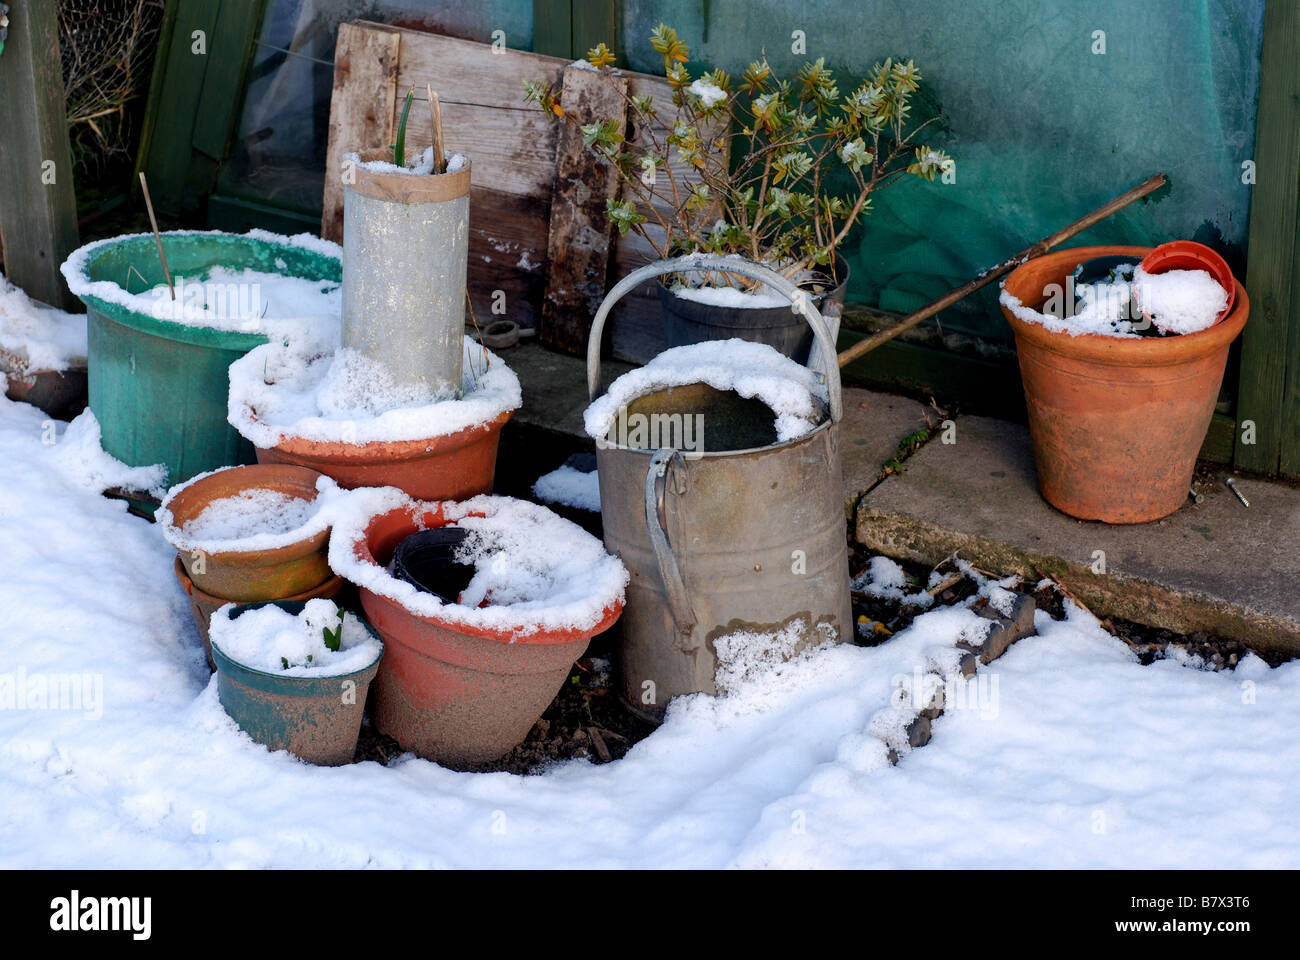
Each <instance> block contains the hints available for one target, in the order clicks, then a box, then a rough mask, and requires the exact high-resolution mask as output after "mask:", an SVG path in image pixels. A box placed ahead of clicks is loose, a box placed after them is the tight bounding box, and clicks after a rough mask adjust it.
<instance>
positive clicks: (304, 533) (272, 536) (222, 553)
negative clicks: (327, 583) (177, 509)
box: [154, 465, 342, 559]
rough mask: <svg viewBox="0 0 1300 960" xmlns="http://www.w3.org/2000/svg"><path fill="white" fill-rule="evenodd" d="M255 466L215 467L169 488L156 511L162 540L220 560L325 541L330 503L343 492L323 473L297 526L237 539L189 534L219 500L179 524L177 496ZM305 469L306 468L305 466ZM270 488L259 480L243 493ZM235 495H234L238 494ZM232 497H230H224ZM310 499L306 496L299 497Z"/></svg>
mask: <svg viewBox="0 0 1300 960" xmlns="http://www.w3.org/2000/svg"><path fill="white" fill-rule="evenodd" d="M256 469H257V466H256V465H243V466H230V467H218V468H217V469H216V470H209V471H207V472H206V473H200V474H198V475H196V476H193V477H191V478H190V479H189V480H186V481H185V482H184V483H178V484H177V485H176V486H174V487H172V488H171V489H170V490H168V491H167V494H166V496H164V497H163V501H162V504H161V505H160V506H159V507H158V510H157V512H156V513H155V514H154V520H155V521H156V522H157V524H158V527H159V529H160V530H161V531H162V535H163V539H165V540H166V541H167V542H168V543H169V544H171V546H173V547H175V548H176V549H177V550H179V551H182V552H186V553H189V552H193V551H202V552H203V553H205V554H207V555H208V556H209V557H213V558H217V559H221V558H223V557H228V556H229V555H230V554H239V553H262V552H265V551H268V550H280V549H283V548H286V547H292V546H294V545H296V544H304V545H305V546H306V541H317V540H318V541H319V543H313V544H311V549H315V548H316V546H318V545H322V544H323V543H324V538H325V536H326V535H328V533H329V529H330V521H329V510H328V509H327V507H328V505H329V504H331V503H332V502H333V501H334V499H335V498H337V497H338V496H339V494H340V493H341V492H342V491H341V489H340V488H339V486H338V484H337V483H335V482H334V481H333V480H332V479H330V478H329V477H327V476H324V475H323V474H322V475H320V476H318V477H317V478H316V495H315V496H314V497H313V498H311V499H310V500H309V502H310V504H311V512H310V516H308V517H307V519H306V520H305V521H304V522H303V523H301V524H298V525H297V526H295V527H293V528H291V529H288V530H281V531H277V532H262V533H255V534H252V535H250V536H241V537H237V538H205V537H196V536H193V535H191V534H187V533H186V531H185V527H187V526H189V524H190V523H192V522H193V521H194V520H196V519H198V517H200V516H201V515H202V514H203V513H204V512H205V511H206V509H207V508H208V507H211V506H212V504H213V503H217V502H219V501H217V500H210V501H208V502H207V503H206V504H205V505H204V506H203V508H202V509H200V510H199V511H198V512H196V513H195V514H194V516H193V517H190V518H189V520H188V521H181V522H180V523H179V524H178V523H177V518H176V516H175V515H174V514H173V511H172V509H171V508H172V505H173V503H174V502H175V500H176V498H177V497H178V496H180V495H181V494H183V493H184V492H185V491H186V490H190V489H192V488H193V487H194V486H195V485H201V484H203V483H204V481H207V480H208V479H209V478H210V477H215V476H218V475H219V474H224V473H227V472H228V471H231V470H243V471H246V472H247V471H250V470H253V471H256ZM302 469H304V470H305V468H302ZM269 489H270V488H269V487H264V486H261V485H260V484H258V483H256V482H250V483H249V485H248V486H247V487H244V488H242V489H241V491H240V493H244V492H248V491H257V490H269ZM237 495H238V494H236V495H235V496H237ZM221 499H229V498H221ZM300 499H307V498H300Z"/></svg>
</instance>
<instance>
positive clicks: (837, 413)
mask: <svg viewBox="0 0 1300 960" xmlns="http://www.w3.org/2000/svg"><path fill="white" fill-rule="evenodd" d="M699 270H719V271H725V272H726V273H738V274H740V275H741V276H742V277H749V278H750V279H751V280H761V281H762V282H763V283H765V284H767V285H768V286H769V287H771V288H772V289H773V290H776V291H777V292H778V293H782V294H784V295H785V297H786V299H787V300H789V301H790V309H791V310H793V311H794V312H795V313H799V314H802V315H803V318H804V319H805V320H807V321H808V326H810V327H812V331H813V337H814V339H815V340H816V343H815V344H814V345H813V350H812V353H811V356H810V357H809V360H810V361H812V360H813V358H814V357H815V358H816V360H815V362H814V363H810V364H809V365H810V366H813V369H815V370H817V371H818V373H819V374H820V375H821V377H822V379H823V380H824V381H825V383H826V391H827V394H828V395H829V397H830V412H831V421H832V422H834V423H839V421H840V417H841V416H843V413H844V405H843V400H842V398H841V396H840V365H839V361H838V359H837V358H836V356H835V344H834V343H832V342H831V334H830V328H829V327H827V326H826V321H825V320H824V319H823V318H822V315H821V313H820V312H819V311H818V310H817V308H816V307H815V306H813V302H812V297H810V296H809V295H808V294H807V292H805V291H803V290H800V289H799V288H798V287H796V286H795V285H794V284H793V283H791V282H790V281H789V280H787V279H786V278H785V277H783V276H781V275H780V274H779V273H777V272H776V271H775V270H772V269H770V268H769V267H765V266H763V265H762V264H758V263H752V262H750V261H749V260H740V259H737V258H735V257H720V256H716V255H713V254H704V253H692V254H688V255H687V256H684V257H676V258H675V259H672V260H658V261H656V262H655V263H650V264H646V265H645V266H644V267H640V268H639V269H637V270H633V271H632V272H631V273H629V274H628V275H627V276H626V277H624V278H623V279H622V280H620V281H619V282H618V283H616V284H615V285H614V288H613V289H612V290H610V291H609V293H608V294H606V296H605V299H604V300H603V301H601V304H600V309H599V310H597V311H596V317H595V319H594V320H592V322H591V333H590V334H589V335H588V337H587V397H588V399H590V400H595V399H596V391H597V390H599V389H600V336H601V331H602V330H603V329H604V327H605V318H606V317H608V316H609V312H610V311H611V310H612V309H614V304H616V303H618V301H619V300H621V299H623V297H624V296H626V295H627V294H628V292H629V291H631V290H633V289H634V288H636V287H638V286H640V285H641V284H642V283H644V282H645V281H646V280H650V279H653V278H654V277H662V276H664V275H665V274H669V273H686V272H689V271H699ZM818 367H820V369H818Z"/></svg>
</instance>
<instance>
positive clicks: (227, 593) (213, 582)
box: [167, 464, 333, 603]
mask: <svg viewBox="0 0 1300 960" xmlns="http://www.w3.org/2000/svg"><path fill="white" fill-rule="evenodd" d="M319 479H320V474H319V473H318V472H317V471H315V470H309V469H307V468H305V467H301V466H293V465H279V464H276V465H272V464H251V465H248V466H243V467H234V468H232V469H230V470H219V471H217V472H216V473H213V474H210V475H209V476H206V477H203V478H202V479H199V480H195V481H193V482H191V483H190V485H189V486H187V487H185V489H183V490H181V491H180V492H179V493H177V494H176V495H175V496H173V497H172V498H171V499H170V501H168V503H167V509H168V511H169V512H170V513H171V525H172V526H173V527H175V528H176V529H181V528H183V527H184V526H185V524H186V523H188V522H189V521H190V520H192V519H194V518H195V517H197V516H198V515H199V514H200V513H202V512H203V510H204V509H205V508H206V507H207V506H208V505H209V504H211V503H212V502H213V501H214V500H221V499H224V498H226V497H233V496H237V495H238V494H240V493H243V492H244V491H247V490H274V491H276V492H277V493H283V494H286V495H288V496H291V497H297V498H299V499H302V500H315V499H316V481H317V480H319ZM329 536H330V531H329V528H328V527H326V528H325V529H324V530H320V531H317V532H316V533H313V534H312V535H310V536H307V537H304V538H303V539H301V540H299V541H297V542H295V543H290V544H286V545H285V546H282V547H275V548H273V549H269V550H228V551H221V552H212V553H205V554H203V556H202V557H201V558H199V557H196V556H195V555H194V554H193V553H191V552H190V551H187V550H178V551H177V555H178V557H179V559H180V562H181V563H182V564H183V565H184V567H185V572H186V574H187V575H188V576H189V577H190V579H191V580H193V582H194V585H195V586H196V587H197V588H198V589H199V590H201V591H203V592H204V593H206V594H210V595H211V596H214V597H220V598H222V599H223V600H225V601H233V602H237V603H255V602H257V601H260V600H283V599H286V598H289V597H295V596H297V595H299V594H302V593H305V592H307V591H309V590H312V589H313V588H315V587H317V586H319V585H320V584H322V583H324V582H325V581H326V580H328V579H330V577H332V576H333V572H332V571H331V570H330V568H329V561H328V559H327V558H326V551H327V550H328V548H329ZM200 559H201V562H200Z"/></svg>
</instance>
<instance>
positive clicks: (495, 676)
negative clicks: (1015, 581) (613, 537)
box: [330, 490, 627, 766]
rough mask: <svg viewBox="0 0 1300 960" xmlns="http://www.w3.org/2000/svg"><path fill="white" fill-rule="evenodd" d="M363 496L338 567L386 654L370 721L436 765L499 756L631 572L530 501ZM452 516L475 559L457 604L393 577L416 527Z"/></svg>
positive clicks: (339, 535)
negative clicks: (393, 565) (357, 592)
mask: <svg viewBox="0 0 1300 960" xmlns="http://www.w3.org/2000/svg"><path fill="white" fill-rule="evenodd" d="M365 493H366V494H368V496H366V497H364V498H362V497H357V496H356V495H355V494H354V495H353V497H354V498H355V499H351V498H350V501H349V507H350V508H354V511H355V512H354V513H353V515H352V516H351V517H349V518H346V519H345V518H340V519H339V520H338V524H337V526H336V533H335V538H334V542H333V543H332V545H331V550H330V563H331V566H333V568H334V569H335V570H336V572H338V573H340V574H341V575H343V576H344V577H346V578H347V579H348V580H350V581H352V582H353V583H356V584H357V585H358V587H360V589H361V603H362V606H363V608H364V609H365V611H366V615H367V617H368V619H369V620H370V622H371V623H372V624H373V625H374V627H375V629H376V630H377V631H378V632H379V634H380V636H381V637H383V638H384V643H385V645H386V649H387V651H388V652H387V654H386V656H385V660H384V665H383V667H382V669H381V670H380V672H379V675H378V677H377V678H376V683H375V714H374V722H375V725H376V727H377V728H378V729H379V730H380V731H381V732H382V733H384V734H387V735H389V736H391V737H393V738H394V739H396V740H397V741H398V742H399V743H400V744H401V745H402V746H403V747H405V748H406V749H409V750H412V751H414V752H415V753H417V754H418V755H420V756H422V757H426V758H428V759H431V760H435V761H437V762H439V763H444V764H450V765H457V766H461V765H468V764H475V763H482V762H486V761H490V760H493V759H495V758H496V757H499V756H501V755H502V754H504V753H506V752H508V751H509V750H510V749H511V748H512V747H514V746H515V745H516V744H517V743H519V742H520V741H521V740H523V738H524V737H525V736H526V735H527V733H528V731H529V729H530V728H531V727H532V725H533V724H534V723H535V722H536V720H537V718H538V717H539V716H541V714H542V711H544V710H545V709H546V707H547V706H548V705H549V704H550V703H551V701H552V700H553V699H554V697H555V694H556V692H557V691H558V690H559V688H560V685H561V684H563V683H564V681H565V679H566V678H567V677H568V673H569V669H570V667H571V666H572V665H573V663H574V661H575V660H577V659H578V658H579V657H580V656H581V655H582V654H583V652H584V651H585V650H586V647H587V643H588V641H589V640H590V638H591V637H592V636H594V635H596V634H598V633H600V632H602V631H604V630H606V629H608V628H609V627H610V626H611V625H612V624H613V623H614V622H615V621H616V620H617V619H618V616H619V614H620V612H621V611H622V605H623V591H624V588H625V585H626V583H627V572H626V571H625V570H624V569H623V566H622V564H621V563H619V561H618V560H617V559H615V558H613V557H611V556H609V555H608V554H607V553H605V550H604V548H603V547H602V546H601V544H600V542H599V541H598V540H596V539H595V538H594V537H592V536H591V535H590V534H588V533H586V532H585V531H583V530H582V529H580V528H579V527H577V526H576V525H574V524H571V523H569V522H568V521H566V520H563V519H561V518H559V517H557V516H555V515H554V514H553V513H551V512H550V511H548V510H546V509H545V508H544V507H540V506H538V505H536V504H531V503H526V502H524V501H519V500H512V499H510V498H508V497H476V498H474V499H473V500H469V501H466V502H464V503H447V502H443V503H423V502H419V501H414V500H411V499H410V498H409V497H406V496H405V495H403V494H401V492H400V491H397V490H374V491H365ZM453 524H454V525H455V526H456V527H458V528H461V529H464V530H467V531H469V533H470V538H469V539H468V540H467V541H466V545H465V547H463V548H462V551H461V552H460V556H459V560H460V561H461V562H464V563H466V564H471V563H472V564H473V565H474V567H475V575H474V577H473V578H472V580H471V582H470V583H469V585H468V586H467V587H465V589H463V590H462V591H460V598H461V602H460V603H456V604H450V603H444V602H442V601H441V600H440V599H439V598H438V597H437V596H435V595H433V594H431V593H428V592H424V591H421V590H418V589H416V588H415V587H414V586H412V585H411V584H410V583H407V582H405V581H402V580H399V579H397V578H396V577H394V576H392V575H391V574H390V573H389V572H388V570H387V569H386V568H387V566H388V564H389V562H390V561H391V559H392V557H393V554H394V553H395V552H396V550H397V548H398V545H399V544H401V543H402V542H403V541H404V540H406V539H407V538H408V537H410V536H411V535H412V534H414V533H415V532H417V531H419V530H428V529H439V528H445V527H448V526H449V525H453Z"/></svg>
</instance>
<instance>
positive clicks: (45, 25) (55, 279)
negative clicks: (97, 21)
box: [0, 0, 78, 310]
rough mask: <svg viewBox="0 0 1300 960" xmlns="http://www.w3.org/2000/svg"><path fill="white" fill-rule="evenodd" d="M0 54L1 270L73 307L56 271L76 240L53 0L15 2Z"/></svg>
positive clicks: (39, 294)
mask: <svg viewBox="0 0 1300 960" xmlns="http://www.w3.org/2000/svg"><path fill="white" fill-rule="evenodd" d="M12 6H13V7H14V9H12V10H11V11H10V13H9V37H8V39H7V40H6V41H5V49H4V56H0V170H3V171H4V174H5V181H6V182H5V185H4V187H3V189H0V235H2V236H3V241H2V242H3V244H4V254H5V273H6V274H7V275H8V277H9V279H10V280H12V281H13V282H14V283H16V284H17V285H18V286H20V287H22V288H23V289H24V290H26V291H27V293H28V294H30V295H31V296H33V297H35V298H36V299H37V300H43V301H45V302H46V303H50V304H56V305H59V306H62V307H64V308H65V309H69V310H74V309H77V308H78V303H77V299H76V298H75V297H74V296H72V294H71V293H69V292H68V288H67V286H66V285H65V284H64V282H63V277H62V275H61V274H60V273H59V264H61V263H62V262H63V261H64V259H66V258H67V256H68V254H70V253H71V252H72V251H73V250H75V249H76V247H77V200H76V195H75V193H74V190H73V182H72V152H71V150H70V148H69V146H68V126H67V123H66V121H65V116H66V113H65V110H64V104H63V76H62V73H61V72H60V66H59V63H60V61H59V33H58V21H57V18H56V16H55V4H54V0H35V2H32V3H24V4H13V5H12Z"/></svg>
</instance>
